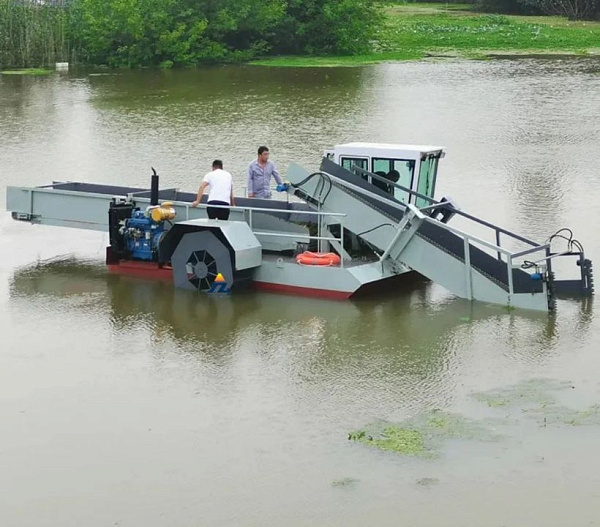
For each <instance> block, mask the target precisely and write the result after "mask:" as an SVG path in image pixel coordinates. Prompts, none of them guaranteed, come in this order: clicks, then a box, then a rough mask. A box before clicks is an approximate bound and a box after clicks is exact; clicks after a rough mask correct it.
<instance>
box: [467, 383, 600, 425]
mask: <svg viewBox="0 0 600 527" xmlns="http://www.w3.org/2000/svg"><path fill="white" fill-rule="evenodd" d="M573 388H574V386H573V384H572V383H571V382H566V381H557V380H553V379H529V380H527V381H522V382H520V383H517V384H515V385H513V386H508V387H505V388H500V389H497V390H491V391H488V392H481V393H476V394H474V397H475V398H476V399H477V400H479V401H481V402H484V403H486V404H487V405H488V406H489V407H490V408H514V409H518V410H519V412H520V415H523V416H525V417H527V418H530V419H534V420H535V421H537V423H538V424H539V425H540V426H548V425H568V426H584V425H600V404H593V405H591V406H590V407H589V408H586V409H585V410H575V409H573V408H568V407H566V406H562V405H559V404H558V401H557V399H556V396H555V394H556V393H557V392H560V391H564V390H569V389H573Z"/></svg>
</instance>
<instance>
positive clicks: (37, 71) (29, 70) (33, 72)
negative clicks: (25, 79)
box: [0, 68, 54, 77]
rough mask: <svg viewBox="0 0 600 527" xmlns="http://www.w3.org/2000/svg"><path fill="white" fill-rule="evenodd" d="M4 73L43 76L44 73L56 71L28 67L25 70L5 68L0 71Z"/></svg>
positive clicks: (48, 73)
mask: <svg viewBox="0 0 600 527" xmlns="http://www.w3.org/2000/svg"><path fill="white" fill-rule="evenodd" d="M0 73H2V75H32V76H34V77H41V76H43V75H50V74H51V73H54V71H53V70H44V69H41V68H26V69H23V70H5V71H0Z"/></svg>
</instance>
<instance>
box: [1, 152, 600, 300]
mask: <svg viewBox="0 0 600 527" xmlns="http://www.w3.org/2000/svg"><path fill="white" fill-rule="evenodd" d="M443 156H444V149H443V148H441V147H433V146H415V145H390V144H376V143H348V144H342V145H337V146H336V147H335V148H334V149H333V150H331V151H328V152H326V153H325V157H324V158H323V160H322V163H321V166H320V168H319V170H317V171H315V172H308V171H306V170H305V169H303V168H302V167H300V166H297V165H295V164H292V165H290V167H289V170H288V174H287V179H288V180H289V185H286V186H285V187H284V191H286V192H288V194H289V196H290V197H291V196H295V198H297V199H292V200H289V199H288V201H281V200H262V199H249V198H236V206H234V207H231V213H230V219H229V221H219V220H209V219H206V218H207V216H206V202H205V201H204V202H203V203H201V204H200V206H199V207H198V208H194V207H192V206H191V202H192V201H193V200H194V198H195V194H194V193H186V192H180V191H179V190H178V189H159V182H158V176H157V175H156V173H154V175H153V176H152V184H151V188H150V189H144V188H130V187H121V186H113V185H102V184H92V183H83V182H54V183H52V184H51V185H47V186H42V187H33V188H25V187H8V189H7V210H9V211H11V212H12V217H13V218H14V219H15V220H19V221H26V222H31V223H34V224H43V225H55V226H63V227H74V228H79V229H92V230H100V231H105V232H106V231H108V233H109V240H110V246H109V247H107V251H106V263H107V265H108V266H109V269H110V270H111V271H112V272H116V273H123V274H134V275H139V276H144V277H148V278H161V279H166V280H172V281H173V282H174V284H175V286H177V287H180V288H184V289H190V290H194V291H200V292H213V293H214V292H225V291H227V292H229V291H230V290H233V291H234V292H235V290H236V288H239V287H241V286H242V285H245V286H251V287H254V288H257V289H263V290H268V291H275V292H288V293H296V294H303V295H314V296H318V297H326V298H340V299H341V298H349V297H353V296H356V295H359V294H362V293H368V292H370V291H373V290H375V289H381V288H384V289H386V290H390V289H391V288H393V287H406V281H399V280H398V277H401V276H402V275H405V274H406V273H409V272H411V271H416V272H418V273H420V274H421V275H423V276H425V277H427V278H429V279H430V280H432V281H434V282H437V283H439V284H440V285H442V286H443V287H445V288H446V289H448V290H449V291H450V292H452V293H454V294H455V295H457V296H459V297H461V298H466V299H471V300H479V301H483V302H488V303H493V304H502V305H508V306H512V307H518V308H525V309H533V310H541V311H546V310H553V309H555V301H556V295H557V294H558V293H562V292H564V293H570V294H579V295H591V294H593V277H592V262H591V261H590V260H589V259H587V258H586V257H585V254H584V250H583V247H582V245H581V244H580V243H579V242H578V241H577V240H574V239H573V235H572V233H570V231H569V230H568V229H564V230H563V231H559V232H558V233H556V234H555V235H554V236H551V237H550V238H549V239H548V241H547V242H545V243H537V242H534V241H532V240H529V239H527V238H525V237H523V236H520V235H518V234H516V233H513V232H510V231H509V230H507V229H503V228H501V227H498V226H496V225H493V224H491V223H488V222H486V221H484V220H482V219H480V218H478V217H476V216H473V215H470V214H467V213H466V212H464V211H462V210H460V209H459V208H458V207H457V206H455V204H454V203H453V201H452V200H450V199H446V198H442V199H441V200H439V201H438V200H436V199H434V197H433V196H434V191H435V186H436V179H437V173H438V164H439V161H440V159H441V158H442V157H443ZM280 190H281V189H280ZM204 200H206V198H204ZM455 218H456V219H458V218H460V222H461V225H462V224H466V225H467V226H469V225H471V226H473V227H474V228H475V230H477V231H481V230H488V231H489V232H490V233H493V235H494V239H493V241H486V240H485V239H484V238H483V237H479V236H476V235H474V234H470V233H469V232H467V231H466V230H464V228H460V229H459V228H457V227H455V226H453V225H452V223H453V220H454V219H455ZM558 239H563V241H564V240H566V244H564V243H563V245H566V247H565V248H564V250H562V251H560V252H554V251H553V247H552V245H553V243H555V242H556V240H558ZM505 241H509V245H510V246H511V247H515V246H519V248H518V249H516V250H515V249H514V248H513V250H509V249H507V248H506V247H503V246H502V243H503V242H505ZM557 258H561V259H564V258H570V259H571V260H573V261H574V262H575V263H576V265H577V266H578V273H577V277H576V278H575V279H570V280H559V279H557V278H556V277H555V276H554V273H553V270H552V264H553V263H554V262H555V260H556V259H557Z"/></svg>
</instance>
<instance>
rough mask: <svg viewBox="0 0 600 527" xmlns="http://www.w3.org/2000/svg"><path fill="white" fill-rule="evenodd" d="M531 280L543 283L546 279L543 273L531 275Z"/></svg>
mask: <svg viewBox="0 0 600 527" xmlns="http://www.w3.org/2000/svg"><path fill="white" fill-rule="evenodd" d="M531 279H532V280H534V281H536V282H541V281H542V280H543V279H544V276H543V275H542V273H533V274H532V275H531Z"/></svg>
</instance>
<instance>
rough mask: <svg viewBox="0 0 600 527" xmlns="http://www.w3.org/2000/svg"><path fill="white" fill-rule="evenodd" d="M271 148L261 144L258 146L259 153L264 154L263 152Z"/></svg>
mask: <svg viewBox="0 0 600 527" xmlns="http://www.w3.org/2000/svg"><path fill="white" fill-rule="evenodd" d="M268 151H269V149H268V148H267V147H266V146H261V147H259V148H258V155H260V154H262V153H263V152H268Z"/></svg>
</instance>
